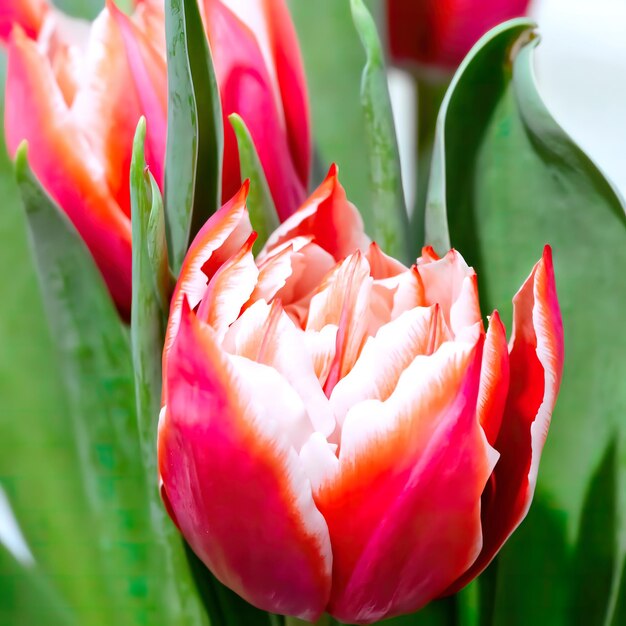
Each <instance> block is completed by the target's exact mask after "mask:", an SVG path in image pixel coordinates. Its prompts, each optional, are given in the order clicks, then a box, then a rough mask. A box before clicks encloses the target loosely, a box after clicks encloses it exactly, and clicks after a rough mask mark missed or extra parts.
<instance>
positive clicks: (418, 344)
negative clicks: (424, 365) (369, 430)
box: [330, 306, 441, 424]
mask: <svg viewBox="0 0 626 626" xmlns="http://www.w3.org/2000/svg"><path fill="white" fill-rule="evenodd" d="M440 319H441V318H440V314H439V309H438V307H437V306H433V307H419V308H415V309H412V310H411V311H407V312H406V313H404V314H402V315H401V316H400V317H399V318H398V319H396V320H395V321H393V322H390V323H389V324H386V325H385V326H382V327H381V328H380V330H379V331H378V333H377V334H376V336H375V337H369V338H368V340H367V342H366V343H365V346H364V347H363V350H362V352H361V354H360V356H359V358H358V360H357V362H356V363H355V365H354V367H353V368H352V370H351V371H350V372H349V373H348V374H347V375H346V376H344V377H343V378H342V379H341V380H340V381H339V382H338V383H337V385H336V386H335V388H334V389H333V392H332V394H331V396H330V401H331V405H332V407H333V411H334V414H335V417H336V419H337V421H338V422H339V423H340V424H343V422H344V420H345V417H346V415H347V413H348V411H349V410H350V408H351V407H353V406H355V405H356V404H358V403H359V402H362V401H363V400H381V401H384V400H386V399H387V398H389V396H390V395H391V394H392V393H393V391H394V390H395V388H396V385H397V384H398V380H399V378H400V376H401V375H402V372H404V370H405V369H406V368H407V367H408V366H409V365H410V364H411V363H412V362H413V361H414V359H415V357H416V356H418V355H420V354H432V353H433V352H434V351H435V350H436V349H437V348H438V347H439V342H438V334H439V333H438V330H437V329H438V327H440V326H441V321H440Z"/></svg>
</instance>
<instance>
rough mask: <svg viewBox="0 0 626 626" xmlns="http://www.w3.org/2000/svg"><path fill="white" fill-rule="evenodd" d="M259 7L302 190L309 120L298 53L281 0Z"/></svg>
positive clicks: (308, 163)
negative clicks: (264, 19)
mask: <svg viewBox="0 0 626 626" xmlns="http://www.w3.org/2000/svg"><path fill="white" fill-rule="evenodd" d="M263 6H264V10H265V14H266V16H267V18H266V20H267V21H266V23H267V25H268V28H269V38H270V45H271V47H272V52H273V55H274V63H275V65H276V73H277V77H278V85H279V87H280V93H281V96H282V101H283V110H284V114H285V122H286V124H287V137H288V138H289V148H290V150H291V157H292V159H293V162H294V164H295V167H296V170H297V172H298V174H299V176H300V181H301V182H302V185H303V187H304V188H305V189H306V188H307V187H308V181H309V175H310V171H311V123H310V120H309V118H310V115H309V105H308V102H309V98H308V94H307V88H306V79H305V74H304V64H303V62H302V55H301V54H300V47H299V45H298V38H297V35H296V30H295V28H294V25H293V22H292V21H291V18H290V16H289V10H288V9H287V6H286V4H285V2H284V0H264V2H263Z"/></svg>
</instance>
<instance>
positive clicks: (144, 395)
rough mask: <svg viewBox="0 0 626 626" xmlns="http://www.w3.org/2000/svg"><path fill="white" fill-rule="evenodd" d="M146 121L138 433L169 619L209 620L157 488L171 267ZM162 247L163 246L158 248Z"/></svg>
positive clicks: (134, 331)
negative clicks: (159, 270)
mask: <svg viewBox="0 0 626 626" xmlns="http://www.w3.org/2000/svg"><path fill="white" fill-rule="evenodd" d="M145 138H146V121H145V119H144V118H142V119H141V120H140V122H139V124H138V125H137V131H136V133H135V139H134V143H133V155H132V160H131V165H130V197H131V223H132V229H133V232H132V237H133V300H132V309H131V330H130V332H131V343H132V353H133V369H134V375H135V391H136V402H137V415H138V420H139V438H140V442H141V448H142V458H143V464H144V467H145V470H146V473H147V476H148V477H149V478H148V500H149V503H150V509H151V513H152V515H151V522H152V526H153V529H154V533H155V536H156V541H157V544H158V545H157V546H154V548H155V549H158V554H155V555H154V556H155V560H156V561H158V570H159V573H160V574H159V575H160V577H161V578H162V582H161V593H162V596H163V598H162V599H163V602H162V603H163V610H164V617H165V616H166V619H165V620H164V621H165V623H169V624H188V625H189V626H191V625H194V626H195V625H196V624H201V623H203V621H205V620H206V616H205V615H204V610H203V607H202V605H201V603H200V601H199V600H200V599H199V597H198V593H197V591H196V589H195V585H194V582H193V578H192V575H191V571H190V569H189V565H188V563H187V558H186V554H185V550H184V545H183V542H182V539H181V537H180V534H179V533H178V530H177V529H176V528H175V526H174V525H173V524H172V522H171V521H170V520H169V518H168V516H167V515H166V512H165V509H164V507H163V503H162V502H161V498H160V496H159V492H158V485H157V476H158V467H157V455H156V441H157V424H158V415H159V411H160V409H161V352H162V350H163V342H164V337H165V324H166V319H165V316H164V314H163V309H162V303H161V296H160V294H159V292H158V291H157V288H156V284H155V274H154V269H155V268H154V262H153V261H151V259H150V256H151V255H150V254H149V250H150V249H152V250H153V257H154V258H159V259H160V260H161V262H162V263H165V266H166V267H167V254H166V252H165V250H163V249H162V248H163V246H164V242H163V240H162V239H160V240H159V239H156V240H155V239H152V238H151V235H157V234H158V229H155V228H152V229H150V221H151V219H152V221H153V222H154V220H155V219H156V218H155V217H154V216H155V215H158V213H159V211H160V206H161V196H160V193H159V188H158V186H157V185H156V182H155V181H154V178H153V177H152V175H151V174H150V172H149V171H148V169H147V166H146V161H145V156H144V144H145ZM159 248H161V250H159Z"/></svg>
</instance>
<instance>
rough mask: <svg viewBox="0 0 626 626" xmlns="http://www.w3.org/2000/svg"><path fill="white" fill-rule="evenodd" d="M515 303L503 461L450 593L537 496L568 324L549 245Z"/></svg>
mask: <svg viewBox="0 0 626 626" xmlns="http://www.w3.org/2000/svg"><path fill="white" fill-rule="evenodd" d="M513 303H514V319H513V336H512V339H511V348H510V372H511V375H510V380H511V382H510V389H509V394H508V397H507V400H506V406H505V409H504V416H503V419H502V425H501V427H500V431H499V434H498V438H497V440H496V443H495V447H496V449H497V450H498V451H499V452H500V455H501V457H500V461H499V463H498V465H497V466H496V469H495V471H494V479H493V480H492V484H491V485H490V487H489V489H488V490H487V491H486V493H485V497H484V498H483V513H482V517H483V535H484V546H483V550H482V552H481V554H480V557H479V558H478V559H477V561H476V562H475V563H474V565H473V566H472V567H471V568H470V570H469V571H468V572H467V573H466V574H465V575H463V576H462V577H461V578H460V579H459V580H458V581H457V582H456V583H455V584H454V585H453V586H452V587H451V588H450V592H454V591H456V590H457V589H460V588H461V587H462V586H463V585H464V584H466V583H467V582H468V581H470V580H471V579H472V578H474V577H475V576H477V575H478V574H480V572H481V571H482V570H483V569H484V568H485V567H487V565H488V564H489V562H490V561H491V559H493V557H494V556H495V554H496V553H497V552H498V550H499V549H500V547H501V546H502V544H503V543H504V542H505V541H506V539H507V538H508V537H509V535H510V534H511V533H512V532H513V531H514V530H515V528H517V526H518V525H519V524H520V523H521V521H522V520H523V519H524V517H525V516H526V513H527V512H528V509H529V507H530V503H531V501H532V497H533V493H534V491H535V484H536V481H537V471H538V469H539V459H540V457H541V451H542V449H543V444H544V443H545V440H546V436H547V433H548V427H549V425H550V419H551V416H552V410H553V408H554V404H555V402H556V397H557V394H558V390H559V386H560V382H561V372H562V369H563V324H562V321H561V313H560V310H559V304H558V300H557V296H556V286H555V282H554V269H553V266H552V254H551V251H550V248H549V247H548V246H546V248H545V250H544V253H543V257H542V259H541V260H540V261H539V262H538V263H537V265H535V267H534V268H533V271H532V273H531V275H530V276H529V278H528V279H527V280H526V282H525V283H524V285H523V286H522V288H521V289H520V290H519V291H518V292H517V294H516V296H515V298H514V299H513Z"/></svg>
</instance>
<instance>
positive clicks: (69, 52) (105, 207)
mask: <svg viewBox="0 0 626 626" xmlns="http://www.w3.org/2000/svg"><path fill="white" fill-rule="evenodd" d="M200 9H201V12H202V14H203V17H204V19H205V25H206V29H207V34H208V39H209V42H210V45H211V49H212V53H213V59H214V63H215V69H216V75H217V79H218V83H219V89H220V93H221V99H222V109H223V114H224V124H225V151H224V169H223V190H224V197H225V198H228V197H230V196H231V195H232V194H233V193H235V192H236V190H237V189H238V188H239V185H240V184H241V180H240V172H239V156H238V150H237V143H236V139H235V135H234V132H233V130H232V128H231V126H230V123H229V122H228V120H227V117H228V115H230V114H231V113H238V114H239V115H240V116H241V117H242V118H243V120H244V121H245V123H246V125H247V127H248V129H249V130H250V133H251V135H252V138H253V140H254V142H255V144H256V148H257V151H258V153H259V158H260V160H261V164H262V165H263V167H264V169H265V175H266V178H267V180H268V183H269V186H270V190H271V192H272V195H273V197H274V201H275V203H276V207H277V210H278V214H279V216H280V217H281V218H283V219H284V218H286V217H287V216H289V215H290V214H291V213H293V212H294V210H295V209H296V208H297V207H298V206H299V204H300V203H301V202H302V201H303V200H304V197H305V192H306V188H307V185H308V180H309V169H310V156H311V154H310V153H311V139H310V130H309V112H308V104H307V95H306V86H305V81H304V71H303V68H302V60H301V57H300V52H299V49H298V43H297V39H296V35H295V31H294V28H293V24H292V23H291V20H290V17H289V13H288V11H287V8H286V5H285V4H284V1H283V0H271V1H270V0H255V1H254V2H248V1H246V2H245V3H243V2H237V1H236V0H229V1H228V2H221V1H219V0H203V2H202V3H201V4H200ZM0 40H2V41H4V42H5V43H6V44H7V47H8V53H9V62H8V76H7V87H6V93H7V97H6V111H5V129H6V138H7V145H8V148H9V152H10V153H11V154H12V155H14V154H15V152H16V150H17V148H18V146H19V144H20V143H21V142H22V140H24V139H26V140H28V142H29V144H30V153H29V155H30V161H31V166H32V168H33V170H34V172H35V174H36V175H37V177H38V178H39V180H40V182H41V183H42V185H43V186H44V188H45V189H46V190H47V191H48V193H50V195H51V196H52V197H53V198H54V199H55V200H56V201H57V203H58V204H59V205H60V206H61V207H62V208H63V210H64V211H65V212H66V213H67V214H68V216H69V217H70V219H71V220H72V222H73V223H74V225H75V226H76V228H77V229H78V231H79V233H80V234H81V236H82V237H83V239H84V240H85V242H86V243H87V245H88V247H89V248H90V250H91V252H92V254H93V256H94V258H95V259H96V262H97V263H98V265H99V267H100V270H101V271H102V274H103V275H104V278H105V280H106V282H107V284H108V286H109V289H110V291H111V293H112V295H113V297H114V299H115V301H116V303H117V305H118V307H119V309H120V311H121V312H122V313H123V314H124V316H125V317H127V316H128V313H129V311H130V300H131V295H130V294H131V241H130V236H131V235H130V233H131V230H130V218H129V216H130V192H129V180H128V176H129V167H130V157H131V152H132V150H131V148H132V141H133V135H134V131H135V128H136V125H137V122H138V120H139V118H140V117H141V116H142V115H144V116H145V117H146V119H147V127H148V135H147V144H146V160H147V163H148V164H149V166H150V168H151V170H152V172H153V174H154V175H155V178H156V179H157V182H158V183H159V184H160V185H161V186H162V184H163V162H164V154H165V142H166V129H167V71H166V58H165V55H166V52H165V25H164V12H163V2H161V1H160V0H138V1H137V2H136V7H135V10H134V12H133V14H132V15H131V16H130V17H129V16H126V15H125V14H123V13H122V12H121V11H120V10H119V9H117V8H116V6H115V4H114V3H113V2H112V1H111V0H107V2H106V7H105V9H104V10H103V11H102V12H101V13H100V15H99V16H98V17H97V18H96V20H95V21H94V22H93V23H92V24H89V23H87V22H84V21H82V20H75V19H71V18H69V17H67V16H65V15H63V14H62V13H61V12H60V11H58V10H56V9H54V8H52V7H51V6H49V5H48V4H47V3H46V2H45V1H44V0H0Z"/></svg>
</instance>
